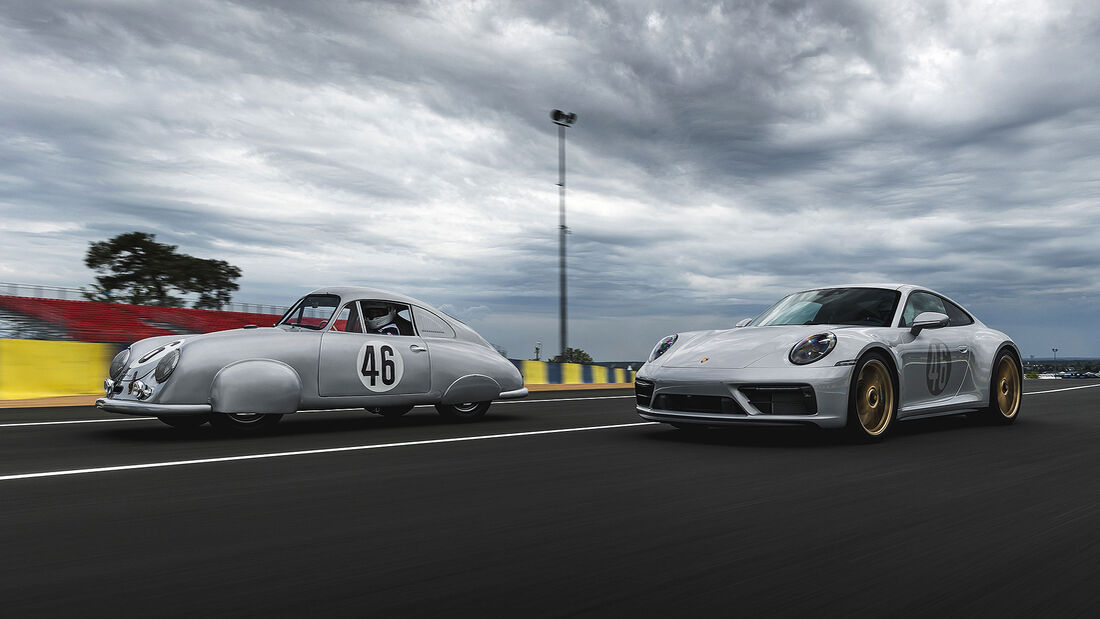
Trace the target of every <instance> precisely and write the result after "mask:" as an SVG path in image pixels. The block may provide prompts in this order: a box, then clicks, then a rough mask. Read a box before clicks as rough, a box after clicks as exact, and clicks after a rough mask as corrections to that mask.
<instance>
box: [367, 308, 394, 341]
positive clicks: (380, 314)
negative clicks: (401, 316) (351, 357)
mask: <svg viewBox="0 0 1100 619" xmlns="http://www.w3.org/2000/svg"><path fill="white" fill-rule="evenodd" d="M396 317H397V310H396V309H395V308H394V307H393V306H392V305H388V304H385V303H364V304H363V318H364V319H365V320H366V322H367V333H380V334H382V335H401V329H399V328H398V327H397V325H396V324H395V323H394V319H395V318H396Z"/></svg>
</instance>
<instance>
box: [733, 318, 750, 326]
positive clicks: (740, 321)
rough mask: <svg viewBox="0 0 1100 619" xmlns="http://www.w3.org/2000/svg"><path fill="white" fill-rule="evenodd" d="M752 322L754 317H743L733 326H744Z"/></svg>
mask: <svg viewBox="0 0 1100 619" xmlns="http://www.w3.org/2000/svg"><path fill="white" fill-rule="evenodd" d="M750 322H752V318H742V319H741V320H738V321H737V324H735V325H733V326H734V327H743V326H745V325H747V324H749V323H750Z"/></svg>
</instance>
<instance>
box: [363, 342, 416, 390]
mask: <svg viewBox="0 0 1100 619" xmlns="http://www.w3.org/2000/svg"><path fill="white" fill-rule="evenodd" d="M356 367H358V368H359V380H361V381H363V385H364V386H365V387H366V388H367V389H370V390H371V391H373V392H375V393H382V392H384V391H389V390H390V389H393V388H394V387H396V386H397V383H400V382H401V375H402V374H404V373H405V362H404V361H402V359H401V353H400V352H398V351H397V348H396V347H395V346H394V345H392V344H390V343H388V342H382V341H379V340H371V341H369V342H367V343H366V344H363V347H362V348H360V349H359V358H358V360H357V361H356Z"/></svg>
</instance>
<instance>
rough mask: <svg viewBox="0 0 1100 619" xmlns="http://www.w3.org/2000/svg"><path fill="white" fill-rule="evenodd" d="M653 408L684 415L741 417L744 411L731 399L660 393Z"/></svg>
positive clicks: (714, 396)
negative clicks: (699, 414)
mask: <svg viewBox="0 0 1100 619" xmlns="http://www.w3.org/2000/svg"><path fill="white" fill-rule="evenodd" d="M653 408H656V409H660V410H666V411H680V412H684V413H718V414H725V415H743V414H745V411H743V410H741V407H740V406H738V405H737V402H736V401H735V400H734V399H733V398H729V397H722V396H716V395H685V394H679V393H662V394H661V395H659V396H657V399H656V401H655V402H654V404H653Z"/></svg>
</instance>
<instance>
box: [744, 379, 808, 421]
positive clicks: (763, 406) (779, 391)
mask: <svg viewBox="0 0 1100 619" xmlns="http://www.w3.org/2000/svg"><path fill="white" fill-rule="evenodd" d="M739 390H740V391H741V393H743V394H745V397H746V398H748V399H749V403H750V404H752V405H753V406H754V407H756V409H757V410H759V411H760V412H761V413H764V414H765V415H816V414H817V398H816V397H815V396H814V389H813V387H811V386H809V385H767V386H759V387H741V388H740V389H739Z"/></svg>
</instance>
